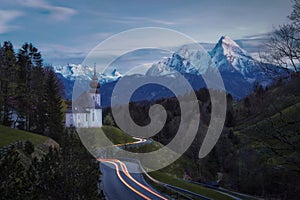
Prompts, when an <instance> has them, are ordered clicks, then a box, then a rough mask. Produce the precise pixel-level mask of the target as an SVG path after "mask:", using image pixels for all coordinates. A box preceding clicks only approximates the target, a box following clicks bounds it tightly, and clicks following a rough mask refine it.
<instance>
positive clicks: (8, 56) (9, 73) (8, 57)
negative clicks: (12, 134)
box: [0, 42, 17, 126]
mask: <svg viewBox="0 0 300 200" xmlns="http://www.w3.org/2000/svg"><path fill="white" fill-rule="evenodd" d="M1 57H2V61H1V68H0V69H1V73H0V74H1V96H2V123H3V124H4V125H6V126H10V125H11V115H12V109H11V108H12V107H13V105H12V100H13V99H14V94H15V88H16V73H17V65H16V57H15V53H14V49H13V45H12V44H11V43H10V42H4V44H3V47H2V53H1Z"/></svg>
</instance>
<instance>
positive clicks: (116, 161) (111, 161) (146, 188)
mask: <svg viewBox="0 0 300 200" xmlns="http://www.w3.org/2000/svg"><path fill="white" fill-rule="evenodd" d="M98 160H99V161H100V162H107V163H111V164H113V165H114V166H115V167H116V171H117V175H118V177H119V179H120V180H121V181H122V182H123V183H124V184H125V185H126V186H127V187H128V188H129V189H131V190H132V191H134V192H135V193H137V194H139V195H140V196H141V194H142V193H140V192H139V191H137V190H136V189H134V188H132V187H131V186H130V185H129V184H128V183H127V182H126V181H125V180H124V179H123V178H122V177H121V175H120V172H119V170H120V169H119V166H118V164H117V163H119V164H120V166H121V169H122V171H123V172H124V174H125V175H126V176H127V177H128V178H129V179H130V180H132V181H133V182H134V183H136V184H137V185H138V186H140V187H142V188H143V189H145V190H147V191H148V192H150V193H152V194H153V195H155V196H157V197H159V198H161V199H163V200H168V199H167V198H165V197H163V196H161V195H160V194H158V193H157V192H155V191H153V190H152V189H151V188H149V187H147V186H145V185H144V184H142V183H140V182H138V181H137V180H136V179H134V178H133V177H132V176H131V174H130V173H129V171H128V169H127V167H126V165H125V163H124V162H122V161H120V160H118V159H98ZM142 195H143V194H142ZM144 196H145V195H143V196H142V197H143V198H145V197H146V196H145V197H144ZM146 199H149V198H148V197H146Z"/></svg>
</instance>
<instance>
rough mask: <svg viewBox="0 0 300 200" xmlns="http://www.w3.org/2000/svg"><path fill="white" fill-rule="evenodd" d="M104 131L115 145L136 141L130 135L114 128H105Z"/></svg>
mask: <svg viewBox="0 0 300 200" xmlns="http://www.w3.org/2000/svg"><path fill="white" fill-rule="evenodd" d="M102 130H103V131H104V133H105V135H106V136H107V138H108V139H109V140H110V141H111V142H112V143H113V144H125V143H128V142H134V141H136V140H135V139H133V138H132V137H131V136H130V135H128V134H126V133H124V132H123V131H121V130H120V129H118V128H116V127H113V126H103V127H102Z"/></svg>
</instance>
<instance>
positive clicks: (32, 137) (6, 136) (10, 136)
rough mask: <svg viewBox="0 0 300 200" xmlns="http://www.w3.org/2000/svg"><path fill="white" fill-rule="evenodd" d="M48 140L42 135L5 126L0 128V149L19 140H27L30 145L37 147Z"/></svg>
mask: <svg viewBox="0 0 300 200" xmlns="http://www.w3.org/2000/svg"><path fill="white" fill-rule="evenodd" d="M48 139H49V138H48V137H46V136H43V135H38V134H34V133H30V132H26V131H22V130H17V129H12V128H9V127H6V126H0V147H2V146H6V145H9V144H11V143H14V142H17V141H21V140H27V141H30V142H31V143H32V144H34V145H37V144H41V143H44V142H46V141H47V140H48Z"/></svg>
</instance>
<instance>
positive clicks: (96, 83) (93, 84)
mask: <svg viewBox="0 0 300 200" xmlns="http://www.w3.org/2000/svg"><path fill="white" fill-rule="evenodd" d="M90 88H91V92H93V93H98V92H99V89H100V83H99V79H98V77H97V75H96V65H95V66H94V75H93V77H92V81H91V82H90Z"/></svg>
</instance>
